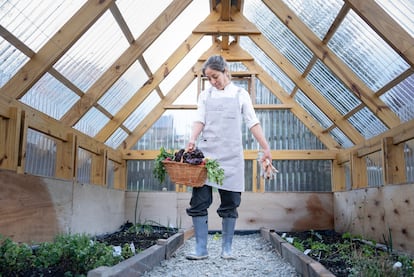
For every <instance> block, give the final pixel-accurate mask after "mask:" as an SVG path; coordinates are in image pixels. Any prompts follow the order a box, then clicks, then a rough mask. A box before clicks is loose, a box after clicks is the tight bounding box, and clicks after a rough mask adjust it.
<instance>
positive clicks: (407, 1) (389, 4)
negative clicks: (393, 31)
mask: <svg viewBox="0 0 414 277" xmlns="http://www.w3.org/2000/svg"><path fill="white" fill-rule="evenodd" d="M375 2H377V3H378V4H379V5H380V6H381V7H382V8H383V9H384V10H385V11H386V12H387V13H388V14H389V15H390V16H391V17H392V18H394V20H395V21H397V22H398V24H400V25H401V26H402V27H403V28H404V29H405V30H406V31H407V32H408V33H409V34H410V35H411V36H412V37H414V2H413V1H412V0H392V1H390V0H376V1H375Z"/></svg>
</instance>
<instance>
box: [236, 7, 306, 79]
mask: <svg viewBox="0 0 414 277" xmlns="http://www.w3.org/2000/svg"><path fill="white" fill-rule="evenodd" d="M243 13H244V15H245V16H246V18H247V19H249V20H250V21H251V22H252V23H254V24H255V25H256V26H257V28H258V29H259V30H260V31H261V32H262V34H263V35H264V36H265V37H266V38H267V39H269V40H270V41H271V42H272V44H273V45H274V46H275V47H276V49H277V50H278V51H280V52H281V53H282V54H283V55H284V56H285V57H286V58H287V59H288V60H289V61H290V62H291V63H292V64H294V65H295V67H296V68H297V69H298V70H299V71H300V72H303V71H304V70H305V68H306V66H307V65H308V63H309V61H310V59H311V58H312V53H311V51H310V50H309V49H308V48H307V47H306V46H305V45H304V44H303V43H302V42H301V41H300V40H299V39H298V38H297V37H296V35H294V34H293V33H292V32H291V31H290V30H289V29H288V28H287V27H286V26H285V25H284V24H283V23H282V22H281V21H280V20H279V19H278V18H277V17H276V15H275V14H274V13H273V12H272V11H271V10H269V8H267V6H266V5H265V4H264V3H263V2H262V1H260V0H250V1H245V2H244V12H243Z"/></svg>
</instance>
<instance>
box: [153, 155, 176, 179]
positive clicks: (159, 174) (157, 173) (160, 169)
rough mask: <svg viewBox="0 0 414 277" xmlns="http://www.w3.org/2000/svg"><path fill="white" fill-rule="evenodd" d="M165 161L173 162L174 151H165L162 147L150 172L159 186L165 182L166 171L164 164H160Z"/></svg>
mask: <svg viewBox="0 0 414 277" xmlns="http://www.w3.org/2000/svg"><path fill="white" fill-rule="evenodd" d="M165 159H170V160H174V151H173V150H170V151H167V150H165V148H164V147H161V148H160V154H158V156H157V157H156V158H155V162H154V169H153V171H152V173H153V174H154V177H155V178H156V179H157V180H158V181H159V182H160V184H162V183H163V182H164V180H165V174H166V170H165V166H164V164H163V163H162V161H163V160H165Z"/></svg>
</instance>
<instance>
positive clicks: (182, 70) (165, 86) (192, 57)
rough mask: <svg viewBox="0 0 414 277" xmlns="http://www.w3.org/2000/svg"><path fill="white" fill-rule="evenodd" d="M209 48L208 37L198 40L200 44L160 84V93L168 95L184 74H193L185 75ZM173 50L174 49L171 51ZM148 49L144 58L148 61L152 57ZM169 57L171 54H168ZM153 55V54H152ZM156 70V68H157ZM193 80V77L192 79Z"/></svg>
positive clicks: (209, 41)
mask: <svg viewBox="0 0 414 277" xmlns="http://www.w3.org/2000/svg"><path fill="white" fill-rule="evenodd" d="M209 47H211V38H210V37H208V36H205V37H204V38H202V39H201V40H200V42H199V43H198V44H197V45H196V46H195V47H194V48H193V49H191V51H190V52H189V53H188V54H187V55H186V56H185V57H184V59H182V60H181V61H180V62H179V63H178V64H177V66H176V67H175V68H174V69H172V70H171V68H169V70H171V71H170V72H168V75H167V76H166V78H165V79H164V80H162V81H161V83H160V88H161V91H162V92H163V93H164V95H166V94H168V93H169V92H170V90H171V89H172V88H173V87H174V86H175V85H177V84H178V85H179V83H180V80H181V79H182V78H183V77H184V74H193V73H187V72H188V71H189V70H190V69H192V68H193V67H194V65H196V64H197V62H198V59H199V58H200V56H201V55H202V54H203V53H204V52H205V51H207V49H208V48H209ZM172 50H175V49H172ZM159 51H161V52H162V51H165V50H164V49H160V50H159ZM149 54H150V52H149V49H148V51H145V53H144V56H145V57H147V58H146V59H147V60H148V61H150V60H151V59H152V57H153V56H150V55H149ZM169 54H170V55H172V54H173V53H172V52H170V53H169ZM153 55H155V54H153ZM157 69H158V68H157ZM194 78H195V77H194Z"/></svg>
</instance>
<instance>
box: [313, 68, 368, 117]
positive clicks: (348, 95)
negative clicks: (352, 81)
mask: <svg viewBox="0 0 414 277" xmlns="http://www.w3.org/2000/svg"><path fill="white" fill-rule="evenodd" d="M307 79H308V80H309V82H311V83H312V84H313V86H314V87H315V88H316V89H317V90H318V91H319V92H320V93H321V94H322V95H323V96H324V98H326V100H328V101H329V102H330V103H331V104H332V105H333V106H334V107H335V108H336V109H337V110H338V111H339V112H340V113H341V114H342V115H345V114H347V113H348V112H349V111H351V110H352V109H354V108H355V107H357V106H358V105H359V104H360V103H361V101H360V100H359V99H358V98H356V97H355V96H354V94H352V92H350V91H349V90H348V89H347V88H346V87H345V86H344V85H343V84H342V83H341V82H340V81H339V80H338V78H336V77H335V75H333V74H332V72H331V71H330V70H329V68H327V67H326V66H325V65H324V64H323V63H322V62H321V61H320V60H318V61H317V62H316V64H315V66H314V67H313V68H312V70H311V71H310V72H309V75H308V76H307Z"/></svg>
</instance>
